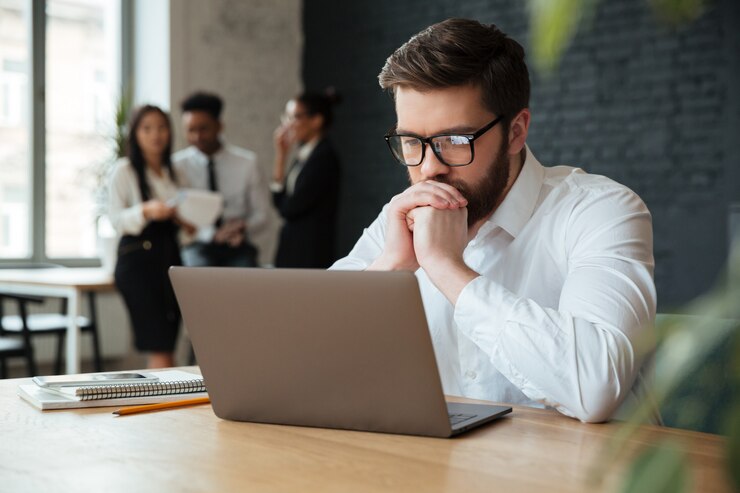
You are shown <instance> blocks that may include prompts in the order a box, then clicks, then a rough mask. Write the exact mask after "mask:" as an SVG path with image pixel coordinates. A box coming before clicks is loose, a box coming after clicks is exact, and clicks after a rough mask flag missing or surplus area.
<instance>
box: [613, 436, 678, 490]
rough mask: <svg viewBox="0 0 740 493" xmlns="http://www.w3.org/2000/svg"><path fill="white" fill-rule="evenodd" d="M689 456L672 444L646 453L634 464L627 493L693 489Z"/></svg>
mask: <svg viewBox="0 0 740 493" xmlns="http://www.w3.org/2000/svg"><path fill="white" fill-rule="evenodd" d="M688 471H689V468H688V461H687V460H686V455H685V454H684V452H683V451H682V450H680V449H679V448H678V447H677V446H676V445H674V444H672V443H665V442H664V443H661V444H659V445H658V446H656V447H651V448H649V449H647V450H645V451H643V452H642V453H641V454H640V455H639V456H638V457H637V459H635V461H634V462H633V463H632V466H631V468H630V470H629V473H628V475H627V477H626V478H625V481H624V483H623V487H622V492H623V493H681V492H684V491H688V489H689V480H690V478H689V472H688Z"/></svg>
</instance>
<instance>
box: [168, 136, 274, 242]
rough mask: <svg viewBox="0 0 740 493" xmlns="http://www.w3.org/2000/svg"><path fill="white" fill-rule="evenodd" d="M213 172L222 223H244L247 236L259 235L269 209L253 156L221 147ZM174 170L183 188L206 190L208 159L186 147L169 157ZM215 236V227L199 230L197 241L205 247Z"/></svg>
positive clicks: (246, 152) (249, 152)
mask: <svg viewBox="0 0 740 493" xmlns="http://www.w3.org/2000/svg"><path fill="white" fill-rule="evenodd" d="M212 158H213V162H214V166H215V172H216V188H217V189H218V192H219V193H221V194H222V195H223V198H224V211H223V214H222V218H223V220H224V221H228V220H230V219H244V220H245V221H246V223H247V236H248V237H250V238H251V236H252V235H253V234H254V233H257V232H258V231H260V230H261V229H262V228H263V227H264V226H265V225H266V224H267V219H268V216H267V214H268V210H269V208H270V207H271V205H270V197H269V194H268V191H267V187H266V186H265V185H264V181H263V180H262V173H261V171H260V169H259V167H258V166H257V157H256V155H255V153H253V152H252V151H249V150H247V149H242V148H241V147H237V146H233V145H230V144H226V143H224V144H223V145H222V146H221V149H219V150H218V151H217V152H216V153H215V154H213V156H212ZM172 162H173V164H174V165H175V168H176V169H177V170H178V171H180V172H181V173H182V175H183V176H184V178H185V181H186V184H185V185H186V186H187V187H190V188H197V189H201V190H210V187H209V184H208V156H207V155H205V154H203V153H202V152H200V151H199V150H198V149H197V148H196V147H194V146H190V147H188V148H186V149H183V150H181V151H179V152H177V153H175V154H174V155H173V156H172ZM215 232H216V229H215V226H208V227H205V228H200V229H199V230H198V233H197V235H196V239H197V240H198V241H202V242H204V243H209V242H210V241H211V240H212V239H213V235H214V233H215Z"/></svg>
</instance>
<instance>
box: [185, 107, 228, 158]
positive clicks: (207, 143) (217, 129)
mask: <svg viewBox="0 0 740 493" xmlns="http://www.w3.org/2000/svg"><path fill="white" fill-rule="evenodd" d="M182 122H183V125H184V127H185V135H186V136H187V139H188V143H189V144H190V145H192V146H195V147H197V148H198V150H200V152H202V153H203V154H207V155H211V154H213V153H214V152H216V151H217V150H218V149H219V148H220V147H221V143H220V142H219V140H218V136H219V134H220V133H221V122H219V121H218V120H216V119H215V118H214V117H213V116H212V115H211V114H210V113H207V112H205V111H186V112H185V113H183V115H182Z"/></svg>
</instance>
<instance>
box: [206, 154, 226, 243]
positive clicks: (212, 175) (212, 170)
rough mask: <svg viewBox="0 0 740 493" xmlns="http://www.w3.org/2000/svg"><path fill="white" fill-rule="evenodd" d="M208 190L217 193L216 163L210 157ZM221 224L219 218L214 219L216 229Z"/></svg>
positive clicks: (221, 221)
mask: <svg viewBox="0 0 740 493" xmlns="http://www.w3.org/2000/svg"><path fill="white" fill-rule="evenodd" d="M208 188H210V189H211V191H212V192H218V187H217V186H216V163H215V162H213V158H212V157H209V158H208ZM222 223H223V220H222V218H221V217H220V216H219V218H218V219H216V227H217V228H219V227H221V224H222Z"/></svg>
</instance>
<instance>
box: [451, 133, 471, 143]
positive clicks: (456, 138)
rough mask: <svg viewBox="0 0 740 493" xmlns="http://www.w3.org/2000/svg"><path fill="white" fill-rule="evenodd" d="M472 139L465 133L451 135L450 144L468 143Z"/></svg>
mask: <svg viewBox="0 0 740 493" xmlns="http://www.w3.org/2000/svg"><path fill="white" fill-rule="evenodd" d="M469 142H470V139H468V138H467V137H466V136H464V135H450V144H452V145H468V143H469Z"/></svg>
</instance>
